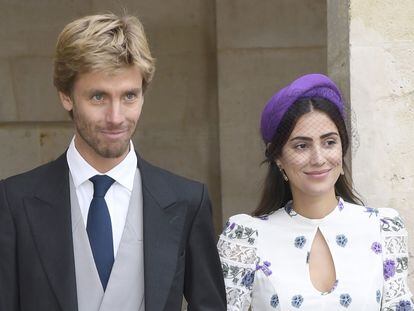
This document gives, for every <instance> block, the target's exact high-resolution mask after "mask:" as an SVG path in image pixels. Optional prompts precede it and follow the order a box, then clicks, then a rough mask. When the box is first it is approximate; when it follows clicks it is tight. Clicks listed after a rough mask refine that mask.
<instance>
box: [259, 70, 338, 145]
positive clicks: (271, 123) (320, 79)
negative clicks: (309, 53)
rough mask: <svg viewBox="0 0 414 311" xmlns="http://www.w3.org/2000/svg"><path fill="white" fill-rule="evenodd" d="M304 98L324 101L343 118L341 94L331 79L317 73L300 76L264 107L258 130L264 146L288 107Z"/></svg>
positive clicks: (273, 133)
mask: <svg viewBox="0 0 414 311" xmlns="http://www.w3.org/2000/svg"><path fill="white" fill-rule="evenodd" d="M305 98H323V99H326V100H328V101H330V102H331V103H332V104H334V105H335V106H336V107H337V108H338V109H339V112H340V113H341V115H342V117H344V103H343V102H342V96H341V92H340V91H339V89H338V88H337V86H336V85H335V83H334V82H333V81H332V80H331V79H329V78H328V77H327V76H325V75H323V74H318V73H314V74H307V75H304V76H301V77H299V78H298V79H296V80H295V81H293V82H292V83H291V84H289V85H288V86H286V87H284V88H283V89H281V90H280V91H279V92H277V93H276V94H274V95H273V96H272V98H271V99H270V100H269V101H268V102H267V104H266V106H265V107H264V109H263V112H262V120H261V123H260V130H261V132H262V137H263V140H264V142H265V143H266V144H267V143H269V142H271V141H272V138H273V136H274V135H275V133H276V130H277V127H278V126H279V123H280V121H281V120H282V118H283V116H284V115H285V113H286V111H287V110H288V109H289V108H290V106H292V105H293V104H294V103H295V102H296V101H297V100H299V99H305Z"/></svg>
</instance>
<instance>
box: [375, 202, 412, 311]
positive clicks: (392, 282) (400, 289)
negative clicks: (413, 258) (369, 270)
mask: <svg viewBox="0 0 414 311" xmlns="http://www.w3.org/2000/svg"><path fill="white" fill-rule="evenodd" d="M379 210H380V227H381V228H380V229H381V238H382V255H383V273H384V289H383V297H382V304H381V311H399V310H407V311H408V310H413V308H414V307H413V300H412V294H411V292H410V289H409V288H408V284H407V276H408V249H407V245H408V244H407V230H406V228H405V226H404V223H403V221H402V219H401V217H400V215H399V214H398V212H397V211H396V210H394V209H391V208H383V209H379Z"/></svg>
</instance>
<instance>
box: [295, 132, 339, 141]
mask: <svg viewBox="0 0 414 311" xmlns="http://www.w3.org/2000/svg"><path fill="white" fill-rule="evenodd" d="M329 136H339V134H338V133H336V132H329V133H326V134H323V135H321V136H320V138H321V139H324V138H326V137H329ZM293 140H305V141H312V140H313V139H312V138H311V137H308V136H295V137H293V138H291V139H290V140H289V141H293Z"/></svg>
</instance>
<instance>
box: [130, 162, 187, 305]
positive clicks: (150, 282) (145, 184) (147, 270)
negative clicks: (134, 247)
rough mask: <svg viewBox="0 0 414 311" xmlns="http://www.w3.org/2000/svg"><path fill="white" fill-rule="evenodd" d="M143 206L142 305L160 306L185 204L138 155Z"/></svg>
mask: <svg viewBox="0 0 414 311" xmlns="http://www.w3.org/2000/svg"><path fill="white" fill-rule="evenodd" d="M138 167H139V169H140V172H141V178H142V192H143V207H144V212H143V216H144V278H145V309H146V310H164V308H165V303H166V300H167V297H168V295H169V291H170V288H171V285H172V281H173V278H174V275H175V271H176V268H177V258H178V255H179V254H178V251H179V245H180V242H181V238H182V230H183V227H184V220H185V214H186V208H187V206H185V205H183V206H179V203H177V202H176V201H177V198H176V195H175V193H174V191H173V190H172V189H171V188H170V186H169V185H168V184H167V183H166V182H165V180H164V178H163V176H161V173H160V171H159V169H157V168H154V167H152V166H151V165H150V164H148V163H146V162H145V161H143V160H142V159H140V157H139V156H138Z"/></svg>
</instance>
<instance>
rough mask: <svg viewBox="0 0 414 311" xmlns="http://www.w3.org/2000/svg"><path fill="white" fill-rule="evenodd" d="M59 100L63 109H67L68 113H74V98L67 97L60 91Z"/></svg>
mask: <svg viewBox="0 0 414 311" xmlns="http://www.w3.org/2000/svg"><path fill="white" fill-rule="evenodd" d="M59 98H60V102H61V104H62V106H63V108H65V110H67V111H72V109H73V102H72V98H71V97H70V96H69V95H66V94H65V93H63V92H60V91H59Z"/></svg>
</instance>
